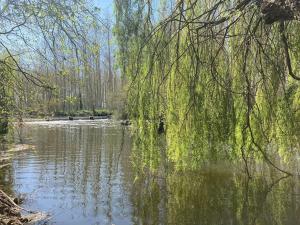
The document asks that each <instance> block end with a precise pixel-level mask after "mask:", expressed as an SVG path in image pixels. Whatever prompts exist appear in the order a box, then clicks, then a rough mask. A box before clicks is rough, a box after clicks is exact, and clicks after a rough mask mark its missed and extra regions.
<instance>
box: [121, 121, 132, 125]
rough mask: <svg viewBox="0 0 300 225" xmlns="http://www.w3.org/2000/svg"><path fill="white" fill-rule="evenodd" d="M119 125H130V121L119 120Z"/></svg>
mask: <svg viewBox="0 0 300 225" xmlns="http://www.w3.org/2000/svg"><path fill="white" fill-rule="evenodd" d="M121 125H123V126H130V125H131V123H130V121H129V120H123V121H121Z"/></svg>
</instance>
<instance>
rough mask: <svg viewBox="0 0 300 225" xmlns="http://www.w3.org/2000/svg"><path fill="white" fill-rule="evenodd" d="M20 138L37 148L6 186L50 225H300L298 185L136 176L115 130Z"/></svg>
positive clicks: (6, 177)
mask: <svg viewBox="0 0 300 225" xmlns="http://www.w3.org/2000/svg"><path fill="white" fill-rule="evenodd" d="M15 136H16V139H18V138H19V137H21V139H22V141H23V143H29V144H33V145H35V146H36V148H35V149H34V150H29V151H25V152H21V153H18V154H17V156H16V159H15V160H14V162H13V165H12V167H11V168H9V169H6V170H1V171H0V180H1V183H2V185H5V186H6V189H9V188H11V191H12V192H14V193H17V194H22V195H24V196H25V197H26V201H25V202H24V204H23V207H25V208H29V209H33V210H38V211H44V212H47V213H50V214H51V215H52V219H51V220H50V221H49V222H48V223H47V224H57V225H68V224H70V225H96V224H104V225H106V224H109V225H111V224H115V225H127V224H128V225H129V224H153V225H156V224H162V225H163V224H170V225H173V224H174V225H176V224H178V225H179V224H181V225H185V224H199V225H201V224H205V225H215V224H216V225H217V224H218V225H230V224H232V225H235V224H245V225H246V224H247V225H248V224H249V225H250V224H257V225H269V224H270V225H273V224H282V225H294V224H295V225H296V224H300V183H299V181H298V179H296V178H282V177H280V176H277V175H276V176H274V177H270V176H265V175H264V174H262V175H261V176H258V177H256V178H255V179H252V180H248V179H246V177H245V176H244V175H243V174H242V173H239V172H238V171H232V170H230V169H228V168H227V167H225V166H214V167H209V168H206V169H203V170H201V171H197V172H195V171H194V172H186V173H173V172H168V173H167V174H164V175H161V176H156V177H153V176H146V175H139V176H137V174H141V173H139V172H140V171H134V170H133V166H132V161H131V159H130V155H131V148H132V144H131V138H130V135H129V131H128V130H126V129H125V128H123V127H121V126H119V125H118V123H117V122H112V121H109V120H104V121H93V122H85V121H81V122H80V121H67V122H42V123H41V122H34V123H27V124H26V125H25V127H24V128H23V129H22V131H20V132H16V133H15Z"/></svg>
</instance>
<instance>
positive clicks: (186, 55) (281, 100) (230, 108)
mask: <svg viewBox="0 0 300 225" xmlns="http://www.w3.org/2000/svg"><path fill="white" fill-rule="evenodd" d="M137 2H139V1H137ZM214 3H215V1H213V2H211V4H206V2H205V1H196V2H195V3H190V2H189V1H182V3H181V4H182V7H184V8H185V9H187V10H185V11H184V12H181V11H180V9H181V8H180V5H179V6H178V7H177V9H176V11H175V12H174V14H173V20H164V21H159V22H161V23H159V25H158V28H153V27H152V23H151V22H149V20H150V21H151V18H152V15H149V10H147V7H149V8H151V5H146V9H145V8H143V10H142V11H139V12H138V10H139V8H138V7H135V6H134V5H131V6H130V5H128V4H127V5H125V4H124V5H123V7H124V8H120V5H119V8H117V10H119V13H121V12H123V11H122V10H125V9H126V10H129V9H128V7H129V8H130V10H133V11H134V10H136V12H135V15H142V16H141V17H138V18H127V17H120V18H119V19H120V20H121V21H122V23H121V22H118V23H117V24H118V26H117V28H118V29H119V32H120V31H122V32H125V33H128V34H130V35H127V36H126V37H127V39H126V41H125V40H120V42H119V44H121V47H120V49H119V52H120V54H123V53H124V51H123V50H122V49H123V48H126V51H128V52H130V53H131V54H130V55H127V56H126V62H124V60H120V61H119V64H120V67H121V68H124V69H123V74H124V75H126V76H127V79H128V80H129V82H128V83H129V84H130V86H129V90H128V91H129V103H128V104H129V106H128V108H129V112H130V115H131V118H132V119H134V120H135V121H136V123H135V124H136V127H137V130H138V131H137V132H136V134H137V135H138V136H139V137H138V141H137V143H138V144H139V145H140V146H141V147H137V148H138V149H139V153H137V155H139V156H140V158H142V159H143V160H145V161H146V162H147V163H146V164H150V165H151V166H150V167H151V168H153V165H156V166H157V167H158V165H159V163H157V162H158V161H160V160H162V158H161V155H162V154H161V153H160V151H158V148H157V147H156V143H157V139H158V138H157V136H158V134H157V129H158V125H159V123H160V120H161V118H163V119H164V122H165V126H166V134H165V140H166V146H167V150H166V156H167V159H168V161H170V162H172V163H174V164H175V167H176V168H177V169H185V168H197V167H199V166H201V165H203V163H206V162H211V161H213V162H218V161H222V160H230V161H239V160H243V161H245V162H246V165H247V164H248V163H249V161H253V160H254V161H260V160H266V161H267V162H269V163H270V164H272V162H273V161H276V163H277V161H278V159H282V160H279V161H282V163H283V162H291V160H290V159H291V158H292V157H293V156H295V155H296V154H297V151H298V150H297V149H299V144H300V143H299V140H300V139H299V130H300V123H299V119H300V117H299V115H300V113H299V96H300V94H299V90H300V89H299V82H298V83H297V82H296V81H294V80H293V79H291V78H290V77H289V75H288V72H287V70H286V65H285V57H284V49H283V47H282V42H281V37H280V32H279V29H278V25H277V24H274V25H271V26H270V25H268V26H266V25H265V24H264V23H263V21H262V20H261V17H260V15H259V11H258V8H257V6H255V5H254V6H252V7H249V8H247V10H245V11H244V12H243V14H242V12H238V11H237V12H236V14H234V16H233V15H229V14H228V12H230V10H229V9H230V7H232V6H231V5H227V4H222V5H221V6H219V5H218V7H219V10H220V15H219V16H220V17H222V16H224V18H226V20H227V22H225V23H220V24H217V25H213V26H208V25H207V28H206V27H205V26H203V28H199V26H200V25H199V24H201V23H202V20H204V19H211V20H213V19H215V20H218V17H217V16H216V18H214V17H213V15H211V17H213V19H212V18H211V17H208V18H206V17H203V18H201V16H199V15H202V13H206V12H207V11H208V10H209V9H210V7H211V5H214ZM148 4H149V3H148ZM232 4H233V5H235V4H237V2H236V1H234V2H233V3H232ZM226 9H228V10H226ZM150 12H151V10H150ZM139 13H140V14H139ZM183 14H184V15H183ZM216 14H217V13H216ZM174 15H175V16H174ZM183 16H184V20H183ZM199 18H200V19H199ZM227 18H231V19H227ZM249 18H251V19H249ZM131 20H134V22H137V21H140V20H142V22H140V24H143V26H140V27H136V29H137V30H136V31H135V32H133V31H132V30H131V29H129V28H127V29H126V27H125V26H123V25H120V24H126V23H129V22H130V21H131ZM185 21H193V22H191V23H188V22H186V23H185ZM231 22H232V24H231ZM228 24H230V26H228V27H227V25H228ZM299 28H300V27H299V24H297V23H296V22H294V23H293V22H292V23H291V24H289V26H288V28H287V30H286V32H288V34H289V36H291V37H292V38H291V39H290V46H292V51H291V52H293V53H292V55H291V57H292V62H293V64H295V68H294V69H295V71H294V72H296V73H297V72H299V69H300V68H299V66H297V63H296V62H298V61H299V54H298V53H299V51H297V49H298V48H299V46H300V45H299V43H300V38H299V35H297V32H298V31H299ZM124 30H125V31H124ZM150 34H151V37H150V38H149V35H150ZM117 35H118V37H119V38H122V37H121V34H120V33H117ZM145 37H146V38H145ZM294 50H295V51H294ZM123 58H124V57H123Z"/></svg>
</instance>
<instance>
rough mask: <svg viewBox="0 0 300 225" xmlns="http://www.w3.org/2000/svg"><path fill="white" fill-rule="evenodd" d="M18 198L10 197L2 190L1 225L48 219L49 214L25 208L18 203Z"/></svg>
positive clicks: (31, 222) (32, 222) (0, 200)
mask: <svg viewBox="0 0 300 225" xmlns="http://www.w3.org/2000/svg"><path fill="white" fill-rule="evenodd" d="M18 202H20V199H18V198H15V199H13V198H11V197H9V196H8V195H7V194H6V193H5V192H4V191H2V190H0V224H1V225H23V224H34V223H36V222H38V221H42V220H46V219H47V217H48V216H47V215H46V214H43V213H39V212H33V211H28V210H26V209H23V208H22V207H21V206H19V205H18V204H17V203H18Z"/></svg>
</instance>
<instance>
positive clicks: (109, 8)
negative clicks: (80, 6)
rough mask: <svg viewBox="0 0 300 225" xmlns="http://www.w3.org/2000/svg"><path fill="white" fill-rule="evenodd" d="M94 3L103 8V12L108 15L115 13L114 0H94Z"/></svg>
mask: <svg viewBox="0 0 300 225" xmlns="http://www.w3.org/2000/svg"><path fill="white" fill-rule="evenodd" d="M92 2H93V4H94V5H95V6H97V7H99V8H100V9H101V14H103V15H107V14H111V15H112V13H113V10H114V0H92Z"/></svg>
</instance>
